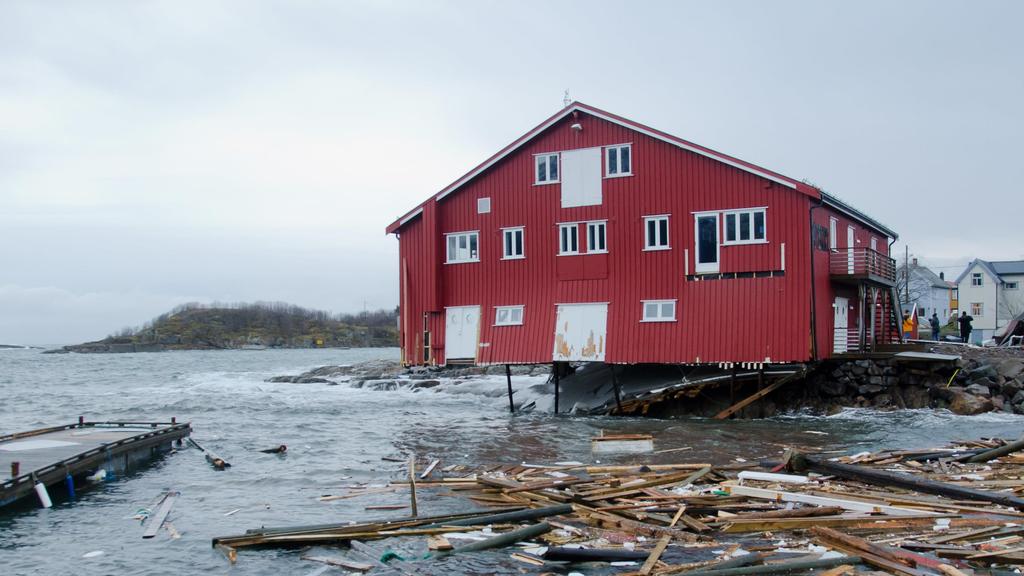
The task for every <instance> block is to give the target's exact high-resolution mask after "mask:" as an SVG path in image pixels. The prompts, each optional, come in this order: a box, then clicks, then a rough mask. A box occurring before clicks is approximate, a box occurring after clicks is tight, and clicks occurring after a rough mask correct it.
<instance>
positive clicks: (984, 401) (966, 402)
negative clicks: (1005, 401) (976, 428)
mask: <svg viewBox="0 0 1024 576" xmlns="http://www.w3.org/2000/svg"><path fill="white" fill-rule="evenodd" d="M949 409H950V410H951V411H952V412H953V413H954V414H961V415H964V416H971V415H974V414H981V413H982V412H989V411H991V410H992V400H990V399H988V398H984V397H982V396H975V395H974V394H968V393H967V392H962V391H957V392H954V393H953V397H952V399H951V400H950V402H949Z"/></svg>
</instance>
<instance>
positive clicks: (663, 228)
mask: <svg viewBox="0 0 1024 576" xmlns="http://www.w3.org/2000/svg"><path fill="white" fill-rule="evenodd" d="M644 230H645V241H644V249H645V250H668V249H669V248H670V246H669V243H668V216H647V217H645V218H644Z"/></svg>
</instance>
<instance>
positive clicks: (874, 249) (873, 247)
mask: <svg viewBox="0 0 1024 576" xmlns="http://www.w3.org/2000/svg"><path fill="white" fill-rule="evenodd" d="M871 251H872V252H878V238H875V237H874V236H872V237H871Z"/></svg>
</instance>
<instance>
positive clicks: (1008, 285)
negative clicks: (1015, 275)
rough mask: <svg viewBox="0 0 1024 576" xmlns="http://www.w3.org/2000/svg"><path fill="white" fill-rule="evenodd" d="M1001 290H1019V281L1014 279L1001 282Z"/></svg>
mask: <svg viewBox="0 0 1024 576" xmlns="http://www.w3.org/2000/svg"><path fill="white" fill-rule="evenodd" d="M1003 290H1020V283H1019V282H1017V281H1016V280H1014V281H1013V282H1005V283H1004V284H1003Z"/></svg>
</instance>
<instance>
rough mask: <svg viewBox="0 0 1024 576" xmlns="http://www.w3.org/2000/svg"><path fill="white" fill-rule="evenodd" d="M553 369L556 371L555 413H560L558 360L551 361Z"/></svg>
mask: <svg viewBox="0 0 1024 576" xmlns="http://www.w3.org/2000/svg"><path fill="white" fill-rule="evenodd" d="M551 370H552V371H553V372H554V373H555V414H558V388H559V382H558V362H552V363H551Z"/></svg>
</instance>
